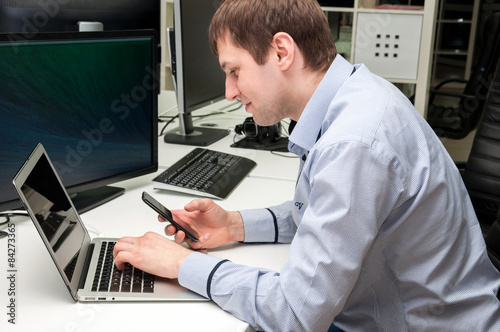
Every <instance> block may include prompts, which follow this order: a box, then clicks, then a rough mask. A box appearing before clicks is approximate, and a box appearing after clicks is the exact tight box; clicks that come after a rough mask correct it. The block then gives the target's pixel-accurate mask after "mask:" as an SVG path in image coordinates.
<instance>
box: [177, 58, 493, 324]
mask: <svg viewBox="0 0 500 332" xmlns="http://www.w3.org/2000/svg"><path fill="white" fill-rule="evenodd" d="M318 137H319V138H318ZM289 149H290V151H292V152H293V153H295V154H297V155H298V156H300V157H301V158H302V161H301V164H300V170H299V175H298V180H297V186H296V190H295V196H294V200H293V201H292V202H286V203H284V204H282V205H280V206H275V207H270V208H269V209H258V210H246V211H241V215H242V217H243V220H244V223H245V242H286V243H289V242H290V243H291V246H290V259H289V261H288V262H287V263H286V264H285V266H284V267H283V269H282V270H281V271H279V272H278V271H269V270H265V269H258V268H254V267H247V266H242V265H238V264H234V263H232V262H229V261H224V260H221V259H219V258H215V257H212V256H210V255H204V254H201V253H193V254H191V255H189V256H188V258H187V259H186V260H185V261H184V263H183V264H182V266H181V269H180V272H179V282H180V283H181V284H182V285H184V286H185V287H188V288H190V289H192V290H194V291H196V292H198V293H199V294H201V295H203V296H207V297H209V298H211V299H213V301H215V302H216V303H217V304H218V305H219V306H220V307H222V308H223V309H224V310H226V311H228V312H230V313H232V314H233V315H235V316H236V317H238V318H240V319H242V320H244V321H247V322H249V323H250V324H251V325H252V326H253V327H254V328H256V329H258V330H265V331H326V330H327V329H328V327H329V326H330V324H331V323H332V321H333V322H334V323H335V325H336V326H338V327H340V328H342V329H344V330H346V331H376V330H379V331H398V332H401V331H500V305H499V301H498V299H497V298H496V296H495V294H496V292H497V290H498V287H499V285H500V274H499V273H498V271H496V269H495V268H494V267H493V265H492V264H491V262H490V261H489V259H488V257H487V254H486V249H485V244H484V240H483V238H482V235H481V230H480V227H479V225H478V222H477V219H476V217H475V214H474V210H473V208H472V205H471V203H470V200H469V197H468V195H467V191H466V189H465V187H464V185H463V183H462V180H461V178H460V175H459V172H458V170H457V168H456V167H455V165H454V163H453V161H452V160H451V158H450V157H449V155H448V153H447V152H446V150H445V149H444V147H443V146H442V144H441V143H440V141H439V139H438V138H437V137H436V135H435V134H434V133H433V131H432V129H431V128H430V127H429V126H428V125H427V123H426V121H425V120H424V119H423V117H422V116H421V115H420V114H419V113H418V112H417V111H416V110H415V108H414V107H413V105H412V104H411V103H410V102H409V101H408V99H407V98H405V97H404V96H403V95H402V94H401V92H400V91H399V90H398V89H397V88H395V87H394V86H393V85H392V84H390V83H388V82H387V81H385V80H383V79H381V78H379V77H378V76H375V75H373V74H372V73H370V72H369V70H368V69H367V68H366V67H365V66H363V65H361V66H359V65H356V66H353V65H351V64H350V63H348V62H347V61H346V60H345V59H343V58H342V57H341V56H337V57H336V59H335V61H334V62H333V64H332V66H331V67H330V69H329V71H328V72H327V73H326V75H325V77H324V78H323V80H322V82H321V83H320V85H319V86H318V88H317V90H316V92H315V93H314V95H313V97H312V98H311V100H310V101H309V103H308V104H307V106H306V108H305V109H304V111H303V113H302V116H301V118H300V119H299V121H298V123H297V125H296V127H295V129H294V131H293V133H292V134H291V136H290V145H289Z"/></svg>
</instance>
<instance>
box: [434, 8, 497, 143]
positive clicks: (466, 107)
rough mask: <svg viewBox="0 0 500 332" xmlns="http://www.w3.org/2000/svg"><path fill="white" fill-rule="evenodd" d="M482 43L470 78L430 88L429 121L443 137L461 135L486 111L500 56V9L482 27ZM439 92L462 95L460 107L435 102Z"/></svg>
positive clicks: (454, 95) (473, 126) (473, 125)
mask: <svg viewBox="0 0 500 332" xmlns="http://www.w3.org/2000/svg"><path fill="white" fill-rule="evenodd" d="M481 31H482V33H481V34H478V36H481V37H482V38H481V40H479V41H478V44H479V45H480V46H479V47H478V48H477V51H476V54H477V57H476V58H475V60H474V66H473V70H472V73H471V76H470V79H469V80H463V79H448V80H445V81H443V82H441V83H439V84H438V85H436V86H435V87H434V88H433V89H431V90H430V94H429V105H428V109H427V122H428V123H429V124H430V126H431V127H432V128H433V129H434V131H435V132H436V134H437V135H438V136H440V137H447V138H452V139H460V138H464V137H465V136H467V135H468V134H469V133H470V132H471V131H472V130H473V129H474V128H475V127H476V126H477V124H478V121H479V119H480V117H481V113H482V111H483V106H484V103H485V99H486V95H487V92H488V89H489V87H490V83H491V76H492V74H493V72H494V70H495V67H496V64H497V62H498V59H499V58H500V12H496V13H492V14H491V15H490V16H489V17H488V18H487V19H486V21H485V24H484V25H483V27H482V29H481ZM457 82H459V83H465V89H464V91H463V92H462V93H456V92H449V91H443V89H444V88H445V87H446V85H447V84H450V83H457ZM437 95H443V96H447V97H454V98H459V103H458V107H456V108H454V107H446V106H440V105H435V104H434V99H435V97H436V96H437Z"/></svg>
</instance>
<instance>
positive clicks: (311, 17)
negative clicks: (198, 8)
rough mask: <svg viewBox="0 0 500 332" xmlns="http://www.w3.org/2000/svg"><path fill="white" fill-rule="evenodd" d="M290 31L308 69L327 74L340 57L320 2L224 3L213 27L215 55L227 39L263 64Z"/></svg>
mask: <svg viewBox="0 0 500 332" xmlns="http://www.w3.org/2000/svg"><path fill="white" fill-rule="evenodd" d="M278 32H286V33H288V34H289V35H290V36H292V38H293V39H294V41H295V43H296V44H297V46H298V48H299V49H300V51H301V52H302V54H303V56H304V61H305V67H306V68H307V69H310V70H313V71H326V70H327V69H328V67H329V66H330V64H331V63H332V61H333V59H334V58H335V56H336V54H337V50H336V48H335V44H334V43H333V39H332V36H331V34H330V29H329V26H328V21H327V20H326V16H325V14H324V13H323V11H322V10H321V7H320V6H319V4H318V2H317V1H316V0H223V1H222V3H221V5H220V7H219V9H218V10H217V12H216V13H215V15H214V17H213V19H212V23H211V24H210V31H209V40H210V46H211V48H212V52H213V53H214V54H215V55H216V56H218V49H217V42H218V41H220V40H224V39H225V38H226V33H227V36H229V37H230V38H231V42H232V43H234V44H235V45H236V46H238V47H241V48H243V49H246V50H247V51H248V52H249V53H250V54H251V55H252V56H253V58H254V60H255V61H256V62H257V63H258V64H260V65H262V64H264V63H266V61H267V55H268V52H269V47H270V45H271V41H272V39H273V36H274V35H275V34H276V33H278Z"/></svg>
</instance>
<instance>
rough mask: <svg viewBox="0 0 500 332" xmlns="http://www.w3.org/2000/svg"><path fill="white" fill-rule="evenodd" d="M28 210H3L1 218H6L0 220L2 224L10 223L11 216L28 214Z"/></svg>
mask: <svg viewBox="0 0 500 332" xmlns="http://www.w3.org/2000/svg"><path fill="white" fill-rule="evenodd" d="M27 215H28V212H25V211H11V212H1V213H0V218H2V217H3V218H5V221H0V226H2V225H5V224H8V223H9V222H10V217H13V216H27Z"/></svg>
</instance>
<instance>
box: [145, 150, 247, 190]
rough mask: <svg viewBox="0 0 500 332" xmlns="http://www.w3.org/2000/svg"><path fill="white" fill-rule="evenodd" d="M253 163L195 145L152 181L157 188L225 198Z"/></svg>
mask: <svg viewBox="0 0 500 332" xmlns="http://www.w3.org/2000/svg"><path fill="white" fill-rule="evenodd" d="M256 165H257V164H256V163H255V162H254V161H253V160H250V159H248V158H244V157H240V156H236V155H233V154H230V153H225V152H219V151H215V150H209V149H204V148H195V149H194V150H192V151H191V152H190V153H188V154H187V155H186V156H184V157H183V158H181V159H180V160H179V161H177V162H176V163H175V164H174V165H172V166H171V167H169V168H168V169H167V170H166V171H164V172H162V173H161V174H160V175H158V176H157V177H156V178H154V179H153V182H154V184H155V188H159V189H169V190H174V191H180V192H185V193H189V194H194V195H200V196H207V197H213V198H226V197H227V196H228V195H229V194H230V193H231V192H232V191H233V189H234V188H236V186H238V184H239V183H240V182H241V181H243V179H244V178H245V177H246V176H247V175H248V173H250V171H251V170H252V169H253V168H254V167H255V166H256Z"/></svg>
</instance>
